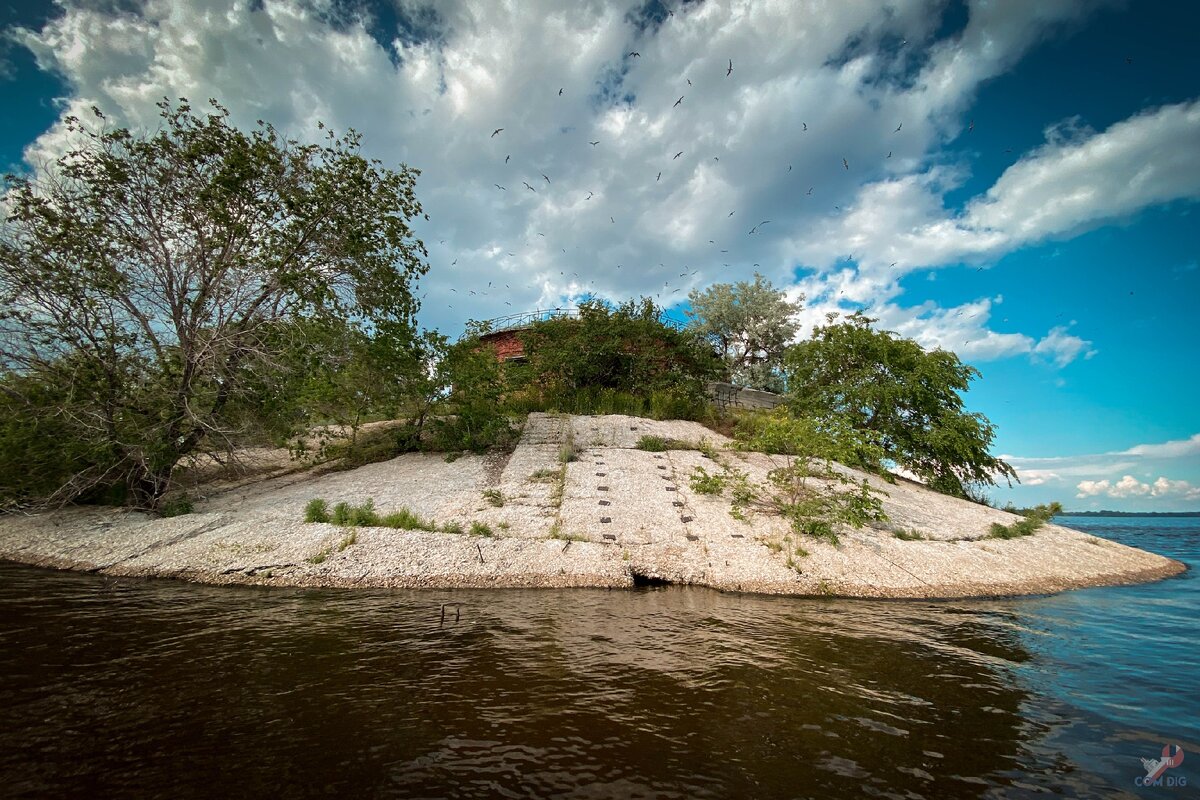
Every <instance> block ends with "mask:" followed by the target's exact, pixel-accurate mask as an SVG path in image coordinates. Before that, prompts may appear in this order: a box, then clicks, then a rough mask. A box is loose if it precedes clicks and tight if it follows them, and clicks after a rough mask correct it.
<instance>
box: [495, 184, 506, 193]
mask: <svg viewBox="0 0 1200 800" xmlns="http://www.w3.org/2000/svg"><path fill="white" fill-rule="evenodd" d="M492 186H495V187H496V188H497V189H500V190H501V191H505V192H507V191H508V189H505V188H504V187H503V186H501V185H500V184H498V183H493V184H492Z"/></svg>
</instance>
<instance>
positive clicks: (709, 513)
mask: <svg viewBox="0 0 1200 800" xmlns="http://www.w3.org/2000/svg"><path fill="white" fill-rule="evenodd" d="M647 442H657V443H662V444H663V445H664V446H662V447H661V449H659V448H649V449H647V447H646V443H647ZM714 454H716V455H717V457H718V458H725V459H731V460H733V461H735V462H736V463H737V465H738V467H739V469H741V470H743V471H745V472H746V473H747V474H749V475H752V476H758V477H762V476H765V475H766V473H767V471H768V470H770V469H771V468H772V466H773V464H775V463H776V461H777V460H778V458H779V457H778V456H770V455H766V454H764V453H747V452H738V451H736V450H734V449H732V448H731V440H729V439H727V438H726V437H723V436H721V435H720V434H718V433H715V432H714V431H712V430H710V429H708V428H706V427H704V426H702V425H700V424H699V423H696V422H687V421H670V420H668V421H659V420H653V419H646V418H641V417H630V416H623V415H607V416H573V415H568V414H553V413H531V414H530V415H529V416H528V418H527V419H526V420H525V423H524V425H523V427H522V429H521V433H520V437H519V439H518V441H517V443H516V446H515V447H514V448H512V449H511V451H508V452H504V453H492V454H485V455H471V454H464V455H462V456H460V457H457V458H453V459H449V458H447V457H446V456H445V455H443V454H434V453H409V454H404V455H401V456H398V457H396V458H393V459H391V460H387V461H382V462H378V463H374V464H368V465H365V466H361V467H358V468H356V469H350V470H343V471H324V470H322V469H320V468H307V469H297V468H296V467H295V466H294V465H289V462H288V459H287V457H286V456H287V454H286V451H281V452H277V453H271V452H260V453H258V454H257V457H258V458H260V459H261V460H262V462H263V463H264V464H267V465H268V466H269V465H271V464H272V463H276V464H277V466H278V468H277V469H267V470H265V471H263V472H260V473H259V474H258V475H257V476H256V477H254V478H252V479H248V480H246V479H243V480H241V481H233V482H229V481H225V482H222V481H212V482H208V483H201V484H199V485H198V486H197V487H195V490H194V491H195V496H196V498H197V499H196V500H195V508H194V510H193V512H192V513H190V514H185V515H181V516H174V517H157V516H154V515H149V514H145V513H140V512H136V511H129V510H123V509H118V508H111V507H72V508H68V509H64V510H60V511H56V512H45V513H38V514H31V515H23V514H8V515H5V516H3V517H0V558H2V559H7V560H11V561H15V562H21V563H25V564H31V565H37V566H43V567H55V568H62V569H73V570H82V571H87V572H92V573H97V574H100V575H106V576H145V577H166V578H178V579H183V580H188V581H196V582H202V583H209V584H251V585H262V586H326V587H403V588H438V589H447V588H516V587H521V588H526V587H546V588H566V587H596V588H610V589H613V588H625V587H633V586H638V585H645V584H682V585H693V586H707V587H711V588H713V589H718V590H721V591H733V592H756V593H768V594H780V595H807V596H840V597H862V598H952V597H989V596H1009V595H1025V594H1044V593H1049V592H1058V591H1062V590H1066V589H1076V588H1083V587H1090V586H1105V585H1115V584H1128V583H1138V582H1145V581H1152V580H1157V579H1161V578H1166V577H1169V576H1172V575H1176V574H1178V573H1180V572H1183V571H1184V570H1185V566H1184V565H1183V564H1181V563H1180V562H1178V561H1174V560H1172V559H1169V558H1164V557H1162V556H1159V555H1155V554H1153V553H1149V552H1146V551H1143V550H1139V549H1136V548H1132V547H1127V546H1125V545H1122V544H1118V543H1116V542H1112V541H1109V540H1106V539H1103V538H1099V537H1095V536H1090V535H1088V534H1085V533H1082V532H1079V531H1075V530H1071V529H1068V528H1064V527H1062V526H1059V525H1055V524H1052V523H1048V524H1045V525H1043V526H1041V527H1040V528H1038V530H1036V531H1035V532H1034V533H1032V534H1031V535H1026V536H1020V537H1016V538H1003V537H998V536H995V535H994V534H993V525H995V524H997V523H998V524H999V525H1001V526H1004V525H1011V524H1012V523H1014V522H1017V521H1019V520H1021V519H1022V518H1021V517H1018V516H1016V515H1014V514H1011V513H1009V512H1006V511H1002V510H999V509H995V508H991V507H989V506H986V505H982V504H979V503H973V502H970V501H967V500H962V499H959V498H955V497H951V496H947V495H944V494H939V493H937V492H933V491H931V490H929V489H927V488H925V487H924V486H922V485H921V484H919V483H916V482H913V481H909V480H905V479H903V478H895V479H894V481H895V482H894V483H892V482H888V481H886V480H884V479H883V478H881V477H879V476H876V475H868V474H866V473H857V472H855V471H854V470H849V469H845V468H840V469H842V470H843V471H844V472H845V473H847V474H848V475H849V476H850V477H851V478H852V479H853V481H855V482H860V481H862V480H866V481H868V483H869V484H870V485H871V487H872V488H874V489H876V490H878V493H879V494H878V496H879V497H880V499H881V501H882V506H883V511H884V514H885V516H886V519H885V520H884V521H873V522H871V523H869V524H867V525H864V526H863V527H861V528H853V527H850V526H848V525H843V526H840V527H839V529H838V530H837V535H836V539H837V542H836V543H834V542H833V541H831V540H830V539H828V538H818V537H813V536H798V535H796V534H795V533H794V532H792V531H791V529H790V527H789V524H788V522H787V521H786V520H784V519H783V518H781V517H779V516H772V515H769V514H757V513H752V514H749V515H745V518H744V519H738V518H736V517H735V516H733V515H731V514H730V509H731V504H730V501H729V500H728V499H727V498H724V497H721V496H716V495H712V494H705V493H703V492H699V491H696V490H695V489H694V488H693V485H692V480H691V476H693V475H695V474H696V468H697V467H700V468H705V467H707V468H708V469H710V470H711V469H712V462H713V457H714ZM272 459H275V461H274V462H272ZM316 499H320V500H324V501H325V502H326V503H328V504H329V505H336V504H337V503H346V504H348V505H352V506H363V505H365V504H367V503H368V502H370V504H371V506H372V507H373V509H375V510H376V512H377V514H378V515H381V516H382V517H386V516H387V515H388V514H389V513H397V512H400V511H401V510H403V511H404V516H405V518H407V519H409V520H411V521H412V522H411V523H410V524H409V525H408V526H406V527H409V528H410V529H408V530H405V529H402V528H396V527H382V526H369V525H337V524H332V523H321V522H306V521H305V508H306V506H307V505H308V504H310V503H311V502H312V501H313V500H316Z"/></svg>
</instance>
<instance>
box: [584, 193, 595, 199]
mask: <svg viewBox="0 0 1200 800" xmlns="http://www.w3.org/2000/svg"><path fill="white" fill-rule="evenodd" d="M594 194H595V192H588V196H587V197H585V198H583V199H584V200H591V199H592V195H594Z"/></svg>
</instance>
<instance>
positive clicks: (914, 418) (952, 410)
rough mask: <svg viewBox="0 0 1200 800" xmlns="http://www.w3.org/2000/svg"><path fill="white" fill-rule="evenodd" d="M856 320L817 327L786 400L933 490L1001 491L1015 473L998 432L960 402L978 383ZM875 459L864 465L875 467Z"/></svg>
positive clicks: (948, 356)
mask: <svg viewBox="0 0 1200 800" xmlns="http://www.w3.org/2000/svg"><path fill="white" fill-rule="evenodd" d="M874 321H875V320H873V319H870V318H868V317H865V316H863V315H862V314H859V313H855V314H853V315H851V316H849V317H847V318H846V319H845V320H844V321H843V322H841V323H837V324H834V318H833V317H832V316H831V317H830V319H829V324H827V325H824V326H819V327H817V328H816V329H815V330H814V331H813V333H812V337H811V338H810V339H809V340H807V341H805V342H801V343H799V344H796V345H794V346H793V347H791V348H790V349H789V350H788V352H787V355H786V358H785V366H786V370H787V378H788V394H789V397H790V404H791V406H792V408H793V410H794V411H795V412H796V413H798V414H801V415H804V414H810V415H826V414H836V415H838V416H841V417H843V418H844V419H845V420H846V421H847V422H848V423H849V424H850V425H851V426H853V427H854V428H855V429H857V430H860V431H864V432H867V433H868V434H870V436H871V437H872V440H873V441H874V442H876V443H877V444H878V445H879V446H880V447H881V448H882V452H883V456H884V458H885V459H886V460H887V461H890V462H892V463H894V464H896V465H899V466H901V467H903V468H905V469H907V470H909V471H911V472H913V473H914V474H916V475H917V476H919V477H920V478H921V479H922V480H924V481H925V482H926V483H927V484H928V485H929V486H930V487H931V488H934V489H936V490H938V491H940V492H944V493H946V494H951V495H955V496H957V497H967V496H969V494H970V493H971V492H972V490H973V487H975V486H980V485H985V484H986V485H994V484H995V483H996V481H997V479H999V478H1004V479H1006V480H1008V481H1009V483H1010V485H1011V481H1012V480H1014V479H1016V477H1017V476H1016V472H1015V471H1014V470H1013V468H1012V467H1011V466H1009V465H1008V464H1007V463H1006V462H1004V461H1003V460H1001V459H999V458H997V457H995V456H993V455H991V454H990V453H989V452H988V449H989V448H990V447H991V445H992V440H993V438H994V437H995V427H994V426H993V425H992V423H991V422H989V421H988V419H987V418H986V417H985V416H983V415H982V414H977V413H971V412H968V411H965V410H964V409H963V400H962V393H964V392H966V391H967V389H968V387H969V384H970V382H971V381H972V380H974V379H975V378H976V377H978V376H979V372H978V370H976V369H975V368H974V367H971V366H968V365H966V364H963V363H962V362H961V361H959V360H958V356H956V355H955V354H954V353H949V352H946V351H945V350H940V349H939V350H933V351H926V350H925V349H923V348H922V347H921V346H920V345H919V344H917V343H916V342H914V341H912V340H909V339H904V338H901V337H899V336H897V335H896V334H894V333H891V332H889V331H878V330H875V329H874V328H872V327H871V323H872V322H874ZM870 461H871V458H870V457H867V458H863V459H862V462H863V465H864V466H869V462H870Z"/></svg>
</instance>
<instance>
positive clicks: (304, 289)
mask: <svg viewBox="0 0 1200 800" xmlns="http://www.w3.org/2000/svg"><path fill="white" fill-rule="evenodd" d="M211 105H212V108H211V109H210V110H209V111H208V112H207V113H205V114H198V113H193V111H192V108H191V106H190V105H189V103H188V102H187V101H186V100H180V101H179V102H178V103H177V104H172V103H170V102H169V101H166V100H164V101H163V102H161V103H160V104H159V108H160V112H161V113H160V116H161V118H162V122H161V123H160V126H159V129H158V130H157V131H156V132H154V133H151V134H143V133H135V132H132V131H130V130H128V129H124V128H111V127H108V126H107V125H106V123H104V122H103V121H102V119H103V118H102V116H101V115H100V112H99V111H98V110H96V111H95V113H96V115H97V117H98V118H100V120H101V121H99V122H97V123H96V125H95V126H94V127H92V126H89V125H86V124H84V123H83V122H81V121H80V120H78V119H75V118H69V119H68V120H67V126H68V128H69V129H70V131H71V132H72V133H73V134H74V135H75V137H76V141H77V142H79V145H78V146H77V147H76V148H75V149H73V150H72V151H71V152H69V153H67V154H66V155H65V156H63V157H62V158H60V159H59V160H58V162H57V163H56V164H55V165H53V166H52V167H51V168H49V169H46V170H44V171H43V172H41V173H40V174H39V175H38V176H36V177H32V178H31V177H18V176H13V175H9V176H6V177H5V190H4V195H3V198H2V199H0V207H3V208H4V209H5V210H6V212H7V222H6V224H5V225H4V226H3V227H2V229H0V309H2V311H0V363H2V364H3V366H4V368H6V369H8V370H9V371H10V372H11V374H12V375H14V376H18V377H21V378H25V379H37V380H39V381H49V382H50V383H51V385H53V386H55V387H57V388H58V390H59V391H58V392H57V394H54V393H52V394H53V399H48V396H47V395H46V393H44V392H43V393H39V392H24V391H23V390H22V387H23V386H26V385H27V384H26V383H23V382H22V381H21V380H9V381H6V383H5V390H6V392H7V393H8V394H9V399H10V401H11V402H12V403H14V404H16V405H17V406H19V407H21V408H23V409H24V413H34V414H41V415H48V416H52V417H54V418H55V419H57V420H58V421H59V422H60V423H61V424H62V425H63V426H65V430H66V432H67V433H66V435H67V436H68V437H69V438H70V439H71V440H73V442H74V443H75V444H76V445H78V446H79V448H78V449H79V450H80V451H81V452H87V453H89V454H91V455H92V456H94V457H89V458H88V459H87V461H88V463H86V464H85V465H82V466H80V465H76V466H77V467H78V468H75V469H73V471H72V473H71V475H70V476H69V477H68V478H67V479H66V480H62V481H60V485H59V486H58V487H56V491H55V492H53V493H52V496H53V499H55V500H60V501H65V500H69V499H71V498H73V497H76V496H78V495H80V494H82V493H85V492H87V491H88V490H89V489H90V488H91V487H94V486H96V485H102V484H111V483H120V484H123V485H124V486H125V487H126V489H127V490H128V493H129V499H130V501H131V502H132V503H133V504H135V505H137V506H140V507H147V508H153V507H156V506H157V504H158V502H159V499H160V498H161V497H162V495H163V493H164V492H165V491H166V490H167V488H168V486H169V484H170V478H171V472H172V469H173V467H174V466H175V464H176V463H177V462H178V461H179V460H180V459H181V458H183V457H184V456H187V455H189V454H192V453H195V452H198V451H204V450H207V451H213V452H215V451H217V450H225V451H231V450H232V447H233V446H234V444H235V442H236V441H237V439H238V437H239V436H241V435H242V434H243V433H244V422H245V412H246V411H247V410H253V409H255V408H256V407H258V406H259V405H260V404H261V403H262V401H263V398H262V397H260V396H256V395H255V393H256V392H262V391H263V390H264V389H263V387H264V386H267V385H268V384H269V381H267V380H264V377H265V376H267V375H270V374H272V373H273V371H274V370H275V368H276V367H277V366H278V363H279V361H280V358H281V352H280V349H279V348H281V347H286V346H288V344H287V342H288V337H287V336H281V335H280V330H281V328H285V327H286V324H285V323H287V322H288V321H291V320H296V319H308V320H328V319H346V320H351V321H353V322H355V323H359V324H362V325H364V326H367V327H368V328H371V329H373V330H382V329H383V328H384V327H385V326H389V325H390V326H394V328H393V329H394V330H402V331H411V327H412V326H411V320H412V316H413V314H414V313H415V311H416V302H415V300H414V299H413V297H412V294H411V292H410V285H411V281H412V280H414V279H415V278H416V277H418V276H420V275H422V274H424V272H425V271H426V270H427V269H428V267H427V266H426V264H425V263H424V262H423V261H422V257H424V256H426V255H427V254H426V252H425V248H424V246H423V245H422V243H421V242H420V241H419V240H418V239H416V238H415V237H414V235H413V232H412V230H411V229H410V227H409V220H410V219H412V218H413V217H414V216H416V215H419V214H420V213H421V207H420V205H419V203H418V202H417V200H416V196H415V194H414V186H415V180H416V176H417V174H418V173H417V171H416V170H413V169H410V168H408V167H404V166H401V167H400V168H399V170H392V169H388V168H385V167H384V166H383V165H381V164H380V163H379V162H378V161H374V160H368V159H367V158H365V157H363V156H362V155H361V153H360V137H359V135H358V134H357V133H355V132H353V131H350V132H348V133H347V134H345V135H344V136H337V135H334V134H333V133H329V134H328V135H327V137H326V139H325V141H324V142H323V143H322V144H319V145H318V144H301V143H299V142H297V141H295V140H291V139H284V138H282V137H281V136H280V135H279V134H278V133H277V132H276V131H275V129H274V128H272V127H271V126H270V125H268V124H265V123H262V122H261V121H260V122H259V125H258V127H257V129H255V130H254V131H252V132H251V133H244V132H242V131H240V130H238V129H236V128H234V127H233V126H231V125H230V124H229V121H228V116H229V114H228V112H227V111H226V110H225V109H224V108H222V107H221V106H220V105H219V104H218V103H217V102H216V101H211ZM405 335H408V334H405ZM35 382H36V381H35ZM47 403H48V404H49V405H46V404H47Z"/></svg>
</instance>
